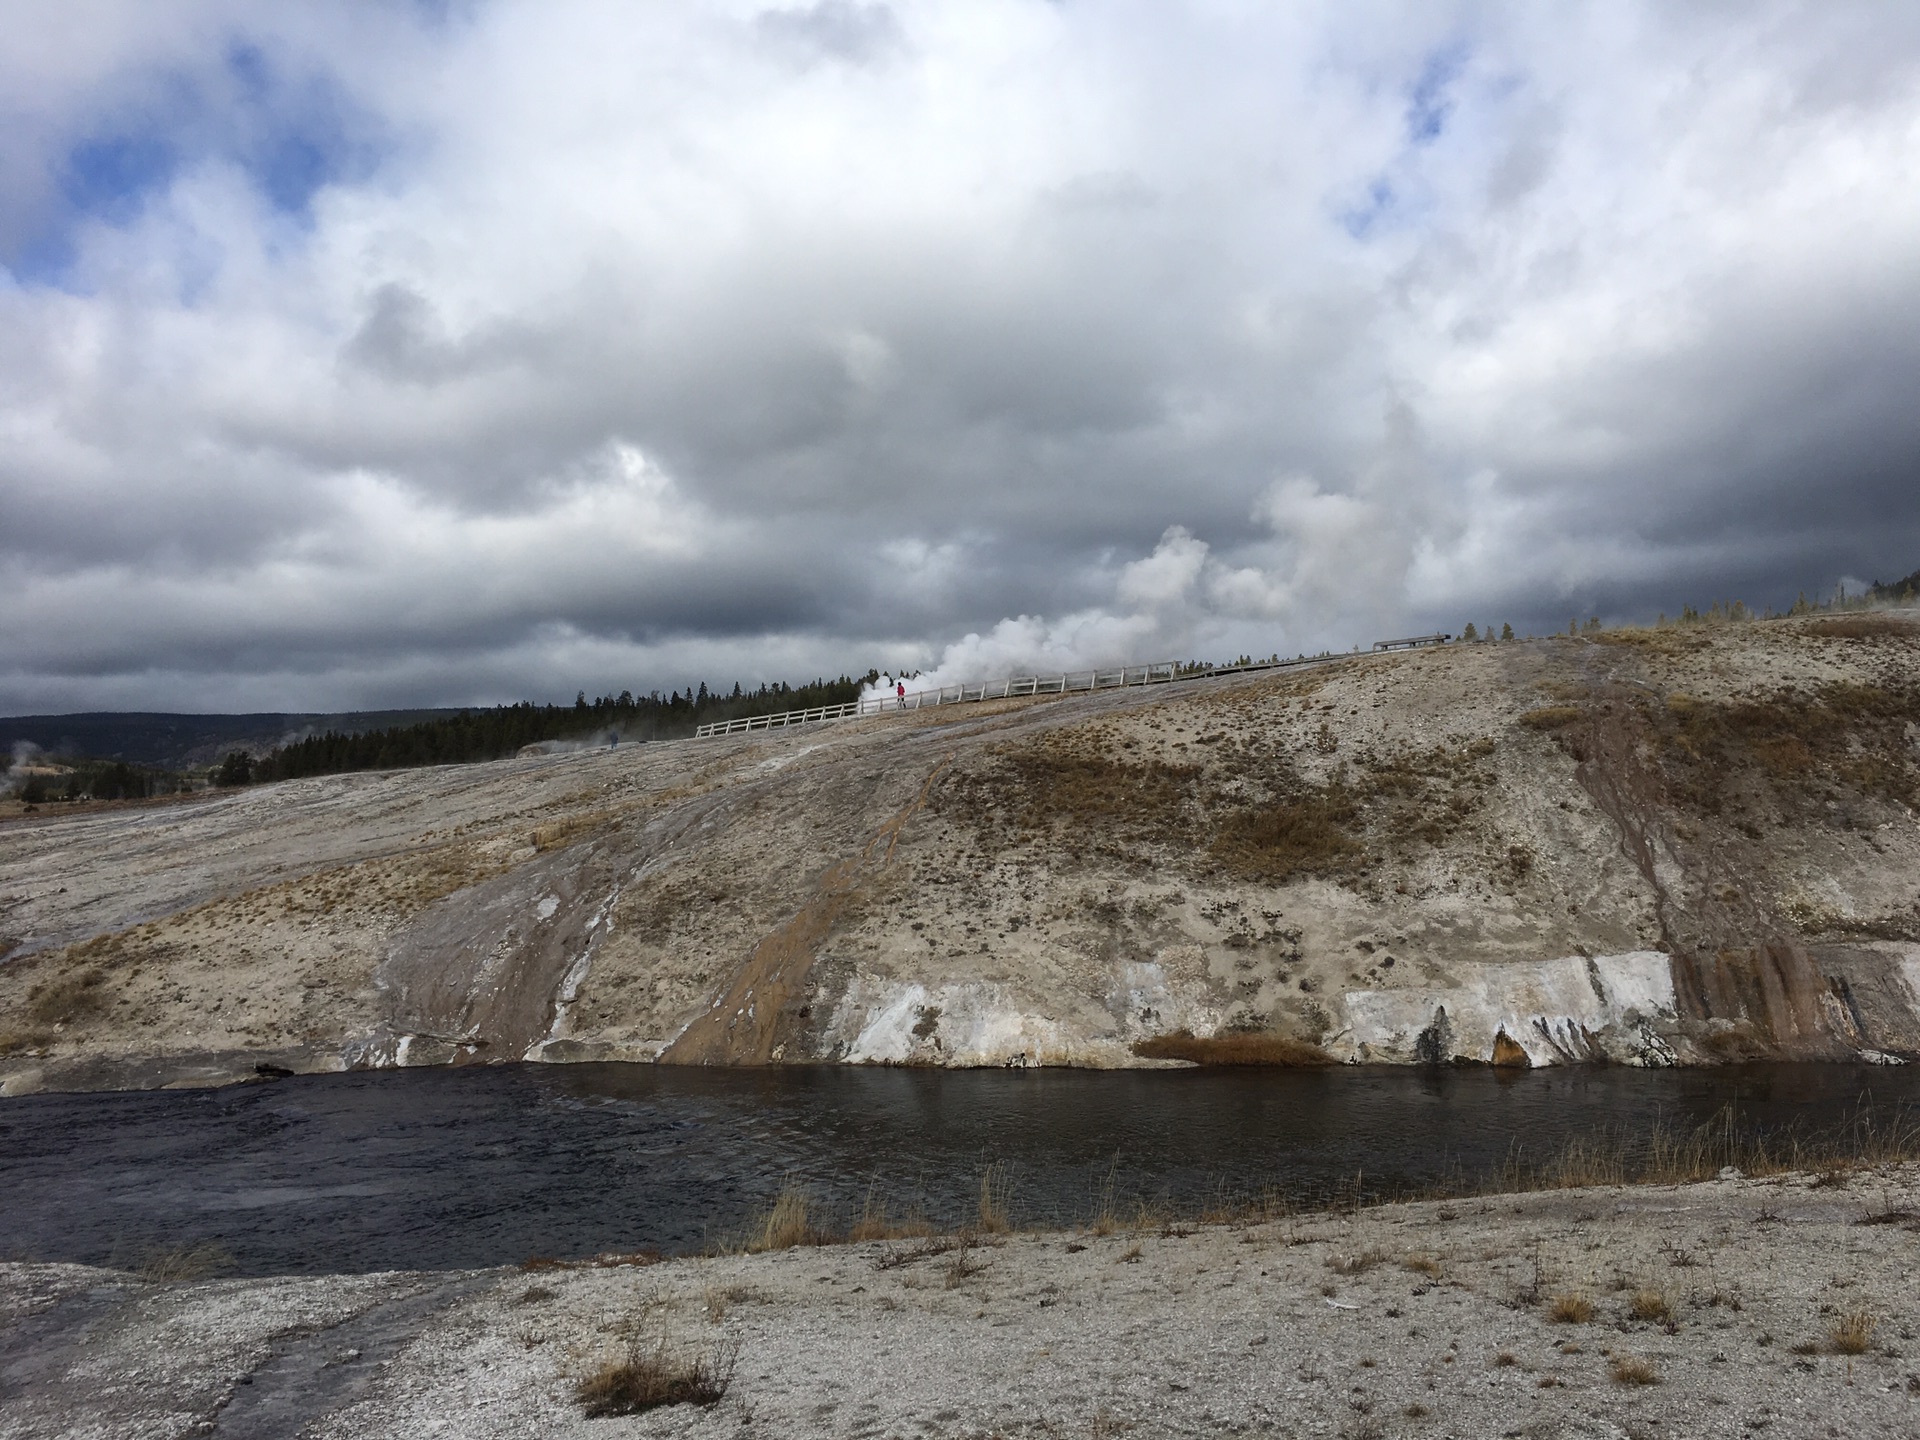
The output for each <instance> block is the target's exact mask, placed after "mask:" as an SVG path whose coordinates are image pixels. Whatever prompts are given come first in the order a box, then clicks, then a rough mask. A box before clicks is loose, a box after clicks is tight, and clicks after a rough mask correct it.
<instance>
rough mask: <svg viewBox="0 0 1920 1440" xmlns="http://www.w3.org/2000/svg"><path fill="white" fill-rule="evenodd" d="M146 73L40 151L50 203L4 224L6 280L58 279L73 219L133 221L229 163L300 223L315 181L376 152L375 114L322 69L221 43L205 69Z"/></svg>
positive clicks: (70, 249)
mask: <svg viewBox="0 0 1920 1440" xmlns="http://www.w3.org/2000/svg"><path fill="white" fill-rule="evenodd" d="M155 81H156V83H154V84H152V85H151V86H150V87H149V88H148V89H147V91H146V99H145V101H144V103H141V104H139V105H137V106H134V107H132V108H126V107H121V108H118V109H116V110H115V111H114V112H112V113H108V114H102V115H99V116H97V117H96V118H95V120H94V122H93V124H92V125H91V126H89V127H88V128H87V129H85V130H83V131H82V132H81V134H80V135H79V136H78V137H77V138H75V139H74V140H72V141H71V142H70V144H69V147H68V149H67V150H66V152H65V154H63V155H56V156H53V157H50V159H49V161H48V165H47V174H48V177H49V179H50V180H51V181H52V182H53V183H52V185H51V187H50V190H51V193H50V195H49V196H48V197H47V199H48V201H49V202H50V203H48V204H46V205H45V208H44V209H43V211H42V213H40V214H39V215H37V216H35V217H34V218H33V219H32V220H31V221H29V222H28V223H27V224H25V225H15V226H12V227H4V228H10V229H12V231H13V234H14V240H13V243H12V245H11V246H10V247H9V250H10V252H11V253H7V254H4V255H0V263H4V264H5V265H6V267H7V268H8V269H10V270H11V271H12V272H13V274H14V277H15V278H16V280H18V281H20V282H22V283H27V284H51V285H62V284H65V283H67V281H68V280H69V279H70V272H71V269H72V266H73V263H74V259H75V255H76V250H77V244H78V236H79V234H80V232H81V231H82V229H83V228H84V227H85V226H87V225H89V224H105V225H110V226H116V227H124V226H128V225H131V224H133V223H135V222H136V221H137V220H138V219H139V218H140V215H141V214H142V212H143V211H144V210H145V209H146V208H147V206H148V205H149V204H151V203H152V202H153V201H154V200H155V199H157V198H159V197H160V196H163V195H164V194H165V193H166V192H167V190H168V189H169V188H170V187H171V186H172V185H173V184H174V183H175V182H176V181H177V180H178V179H179V178H180V177H181V176H182V175H183V174H185V173H188V172H190V171H191V170H193V169H194V168H196V167H198V166H201V165H206V164H227V165H232V166H234V167H235V168H237V169H238V170H239V171H240V172H241V173H242V174H244V175H245V176H246V177H247V179H248V181H249V182H250V183H251V184H252V186H253V187H254V189H255V190H256V191H257V192H258V193H259V194H260V195H261V196H262V197H263V198H264V199H265V200H266V202H267V203H268V204H269V205H271V206H272V207H273V208H274V209H275V210H276V211H278V212H279V213H280V214H281V215H283V216H285V217H287V218H288V219H290V220H291V221H293V222H294V223H295V224H296V225H304V224H305V223H307V222H308V221H309V220H310V218H311V217H310V214H309V209H310V206H311V205H312V202H313V197H314V196H315V195H316V194H317V193H318V192H319V191H320V190H321V189H322V188H324V187H325V186H327V185H329V184H332V183H335V182H338V181H342V180H352V179H359V178H362V177H364V176H365V175H367V174H369V173H370V172H371V171H372V170H373V169H374V168H375V166H376V165H377V164H378V162H379V159H380V156H381V153H382V151H383V149H384V147H383V146H382V145H381V144H380V143H379V142H378V139H377V136H378V130H379V127H378V125H377V122H375V121H374V120H373V119H372V118H371V117H369V116H366V115H364V114H361V113H358V112H357V111H356V110H355V109H354V107H353V106H352V105H351V104H350V103H349V102H348V101H347V100H346V98H345V97H344V96H343V95H342V93H341V91H340V88H339V86H338V85H336V84H335V83H334V82H333V81H332V80H331V78H330V77H328V76H325V75H321V74H307V75H295V76H290V75H288V74H287V73H285V72H284V71H283V70H282V69H281V68H280V67H279V66H277V65H276V64H275V63H274V60H273V57H271V56H270V55H268V54H266V53H265V52H264V51H262V50H261V49H260V48H259V47H257V46H254V45H251V44H247V43H244V42H235V43H234V44H232V45H230V46H229V47H228V48H227V50H226V52H225V53H224V55H223V56H221V58H220V61H219V63H217V65H216V66H215V68H212V69H211V70H203V71H200V72H199V73H197V74H178V73H176V74H171V75H163V76H157V77H155ZM0 203H5V202H4V200H0Z"/></svg>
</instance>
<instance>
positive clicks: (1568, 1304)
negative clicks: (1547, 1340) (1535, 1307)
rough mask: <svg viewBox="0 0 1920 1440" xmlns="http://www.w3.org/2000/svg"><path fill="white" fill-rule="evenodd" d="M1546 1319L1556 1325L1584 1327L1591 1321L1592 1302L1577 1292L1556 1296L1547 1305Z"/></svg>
mask: <svg viewBox="0 0 1920 1440" xmlns="http://www.w3.org/2000/svg"><path fill="white" fill-rule="evenodd" d="M1547 1318H1548V1319H1549V1320H1551V1321H1552V1322H1553V1323H1554V1324H1556V1325H1585V1324H1586V1323H1587V1322H1588V1321H1589V1320H1591V1319H1593V1301H1591V1300H1589V1299H1588V1298H1587V1297H1586V1296H1585V1295H1583V1294H1581V1293H1580V1292H1579V1291H1578V1290H1574V1291H1571V1292H1569V1293H1568V1294H1565V1295H1556V1296H1554V1297H1553V1299H1552V1301H1551V1302H1549V1304H1548V1305H1547Z"/></svg>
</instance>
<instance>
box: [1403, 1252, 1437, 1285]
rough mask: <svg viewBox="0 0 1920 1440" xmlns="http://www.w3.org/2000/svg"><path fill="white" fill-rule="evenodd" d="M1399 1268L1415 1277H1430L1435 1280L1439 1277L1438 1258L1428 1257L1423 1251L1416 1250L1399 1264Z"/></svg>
mask: <svg viewBox="0 0 1920 1440" xmlns="http://www.w3.org/2000/svg"><path fill="white" fill-rule="evenodd" d="M1400 1267H1401V1268H1402V1269H1403V1270H1411V1271H1413V1272H1414V1273H1415V1274H1417V1275H1431V1276H1433V1277H1435V1278H1436V1279H1438V1278H1439V1275H1440V1260H1439V1257H1437V1256H1434V1255H1429V1254H1427V1253H1426V1252H1425V1251H1423V1250H1416V1251H1414V1252H1413V1253H1412V1254H1411V1255H1409V1256H1407V1258H1406V1259H1404V1260H1402V1261H1401V1262H1400Z"/></svg>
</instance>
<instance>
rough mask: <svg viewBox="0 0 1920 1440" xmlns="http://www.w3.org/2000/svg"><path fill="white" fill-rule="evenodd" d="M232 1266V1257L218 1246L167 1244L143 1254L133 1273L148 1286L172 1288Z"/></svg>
mask: <svg viewBox="0 0 1920 1440" xmlns="http://www.w3.org/2000/svg"><path fill="white" fill-rule="evenodd" d="M232 1265H233V1256H231V1255H229V1254H228V1253H227V1252H226V1250H225V1249H224V1248H223V1247H221V1246H219V1245H214V1244H211V1243H202V1244H198V1245H168V1246H165V1247H159V1248H155V1249H152V1250H149V1251H147V1253H146V1254H145V1255H144V1256H142V1257H141V1260H140V1263H139V1264H138V1265H136V1266H134V1270H133V1273H134V1274H136V1275H138V1276H139V1277H140V1278H141V1279H142V1280H145V1281H146V1282H147V1283H148V1284H151V1285H175V1284H184V1283H186V1282H187V1281H190V1280H204V1279H205V1278H206V1277H207V1276H209V1275H214V1274H218V1273H219V1272H220V1271H222V1270H227V1269H230V1268H232Z"/></svg>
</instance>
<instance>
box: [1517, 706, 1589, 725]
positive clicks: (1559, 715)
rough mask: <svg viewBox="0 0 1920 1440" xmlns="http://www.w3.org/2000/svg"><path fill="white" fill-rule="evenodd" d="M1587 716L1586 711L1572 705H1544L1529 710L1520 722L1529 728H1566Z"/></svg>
mask: <svg viewBox="0 0 1920 1440" xmlns="http://www.w3.org/2000/svg"><path fill="white" fill-rule="evenodd" d="M1586 718H1587V717H1586V712H1585V711H1583V710H1579V709H1576V708H1575V707H1574V706H1572V705H1543V706H1541V707H1540V708H1539V709H1538V710H1529V711H1527V713H1526V714H1524V715H1522V716H1521V717H1520V723H1521V724H1522V725H1524V726H1526V727H1527V729H1529V730H1564V729H1566V728H1567V726H1569V725H1578V724H1579V723H1580V722H1581V721H1582V720H1584V719H1586Z"/></svg>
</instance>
